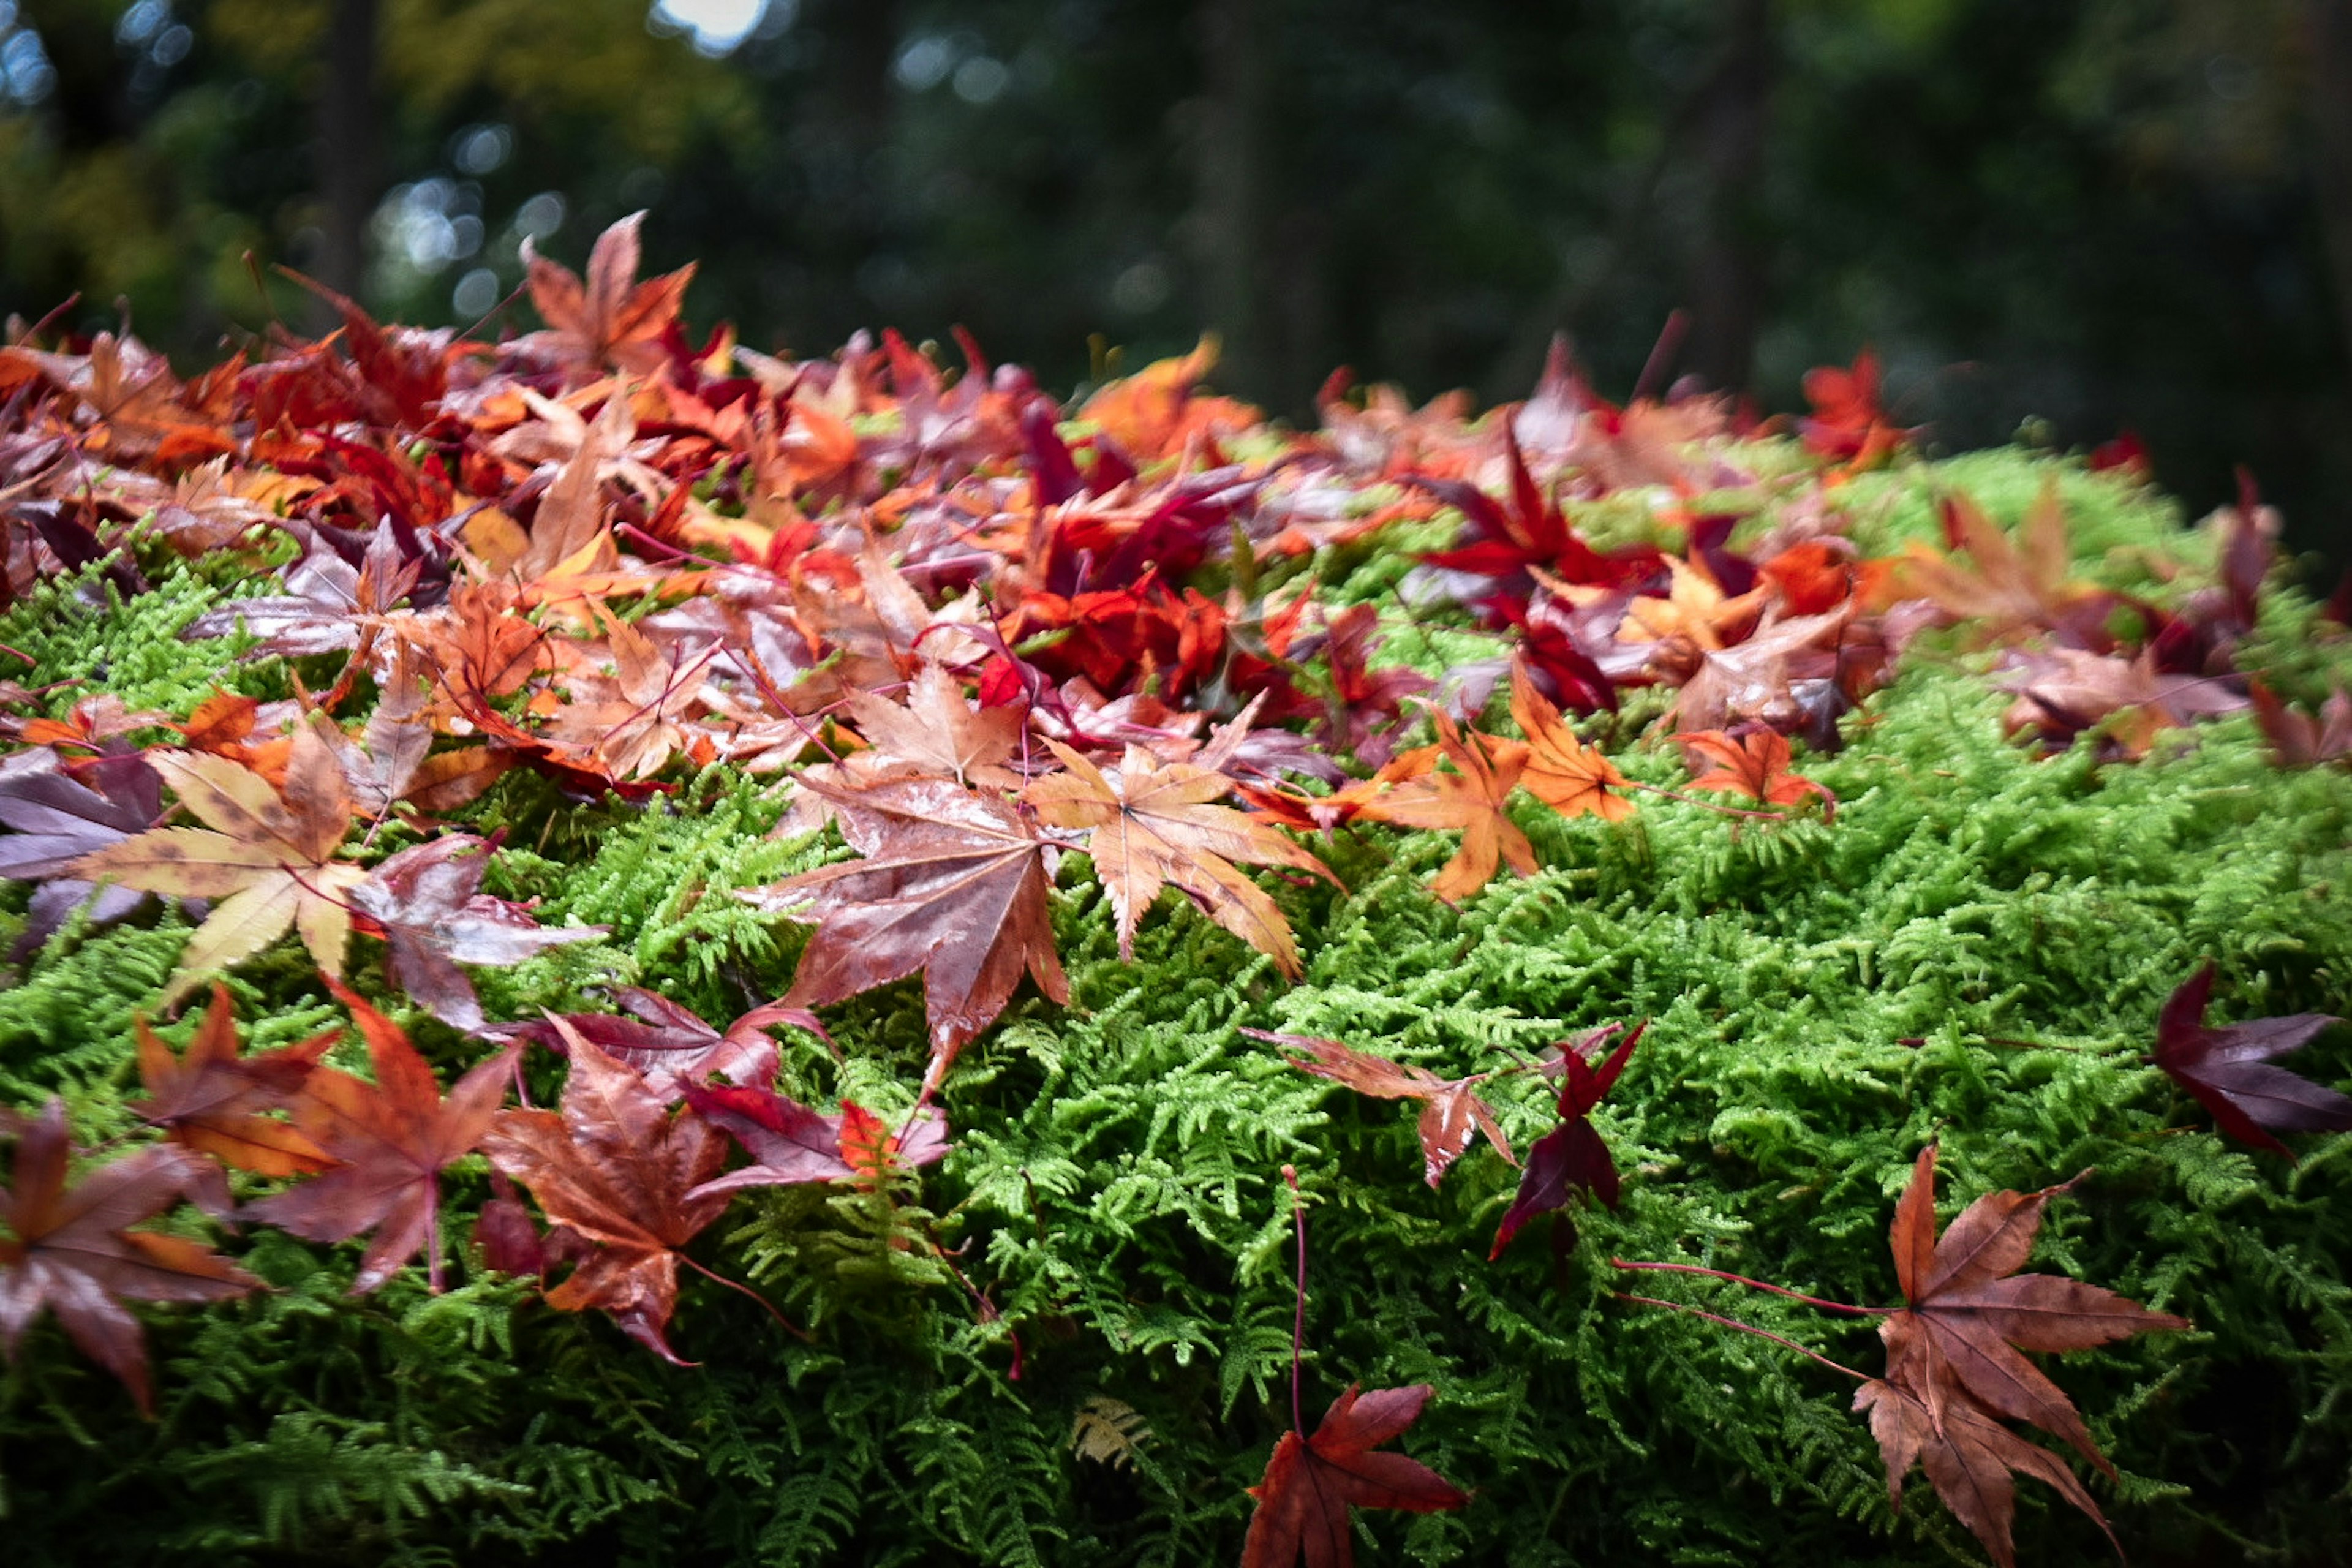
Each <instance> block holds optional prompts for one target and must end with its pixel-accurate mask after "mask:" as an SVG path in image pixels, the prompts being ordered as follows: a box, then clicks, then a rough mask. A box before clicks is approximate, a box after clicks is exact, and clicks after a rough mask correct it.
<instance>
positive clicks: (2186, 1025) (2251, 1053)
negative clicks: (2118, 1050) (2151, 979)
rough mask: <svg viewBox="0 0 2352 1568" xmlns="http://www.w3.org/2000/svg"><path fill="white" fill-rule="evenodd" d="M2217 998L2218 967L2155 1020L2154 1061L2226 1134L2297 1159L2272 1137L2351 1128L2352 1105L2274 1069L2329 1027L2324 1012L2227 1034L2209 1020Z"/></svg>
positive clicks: (2197, 977) (2185, 986)
mask: <svg viewBox="0 0 2352 1568" xmlns="http://www.w3.org/2000/svg"><path fill="white" fill-rule="evenodd" d="M2212 995H2213V965H2212V964H2211V963H2207V964H2206V965H2205V967H2204V968H2202V969H2200V970H2199V971H2198V972H2197V973H2195V974H2193V975H2191V976H2189V979H2188V980H2186V981H2185V982H2183V983H2182V984H2181V986H2180V988H2179V990H2177V991H2175V992H2174V993H2173V994H2172V995H2171V997H2170V998H2169V999H2168V1000H2167V1001H2166V1003H2165V1004H2164V1011H2163V1012H2162V1013H2160V1014H2158V1016H2157V1021H2156V1049H2155V1051H2154V1052H2153V1053H2152V1054H2151V1055H2150V1057H2149V1059H2150V1060H2151V1061H2153V1062H2155V1063H2156V1065H2157V1066H2158V1067H2160V1068H2163V1069H2164V1070H2165V1071H2166V1072H2167V1073H2168V1074H2170V1075H2171V1078H2172V1081H2173V1082H2175V1083H2177V1084H2179V1086H2180V1087H2181V1088H2183V1089H2187V1090H2188V1091H2189V1093H2191V1094H2193V1095H2195V1096H2196V1097H2197V1099H2198V1100H2199V1101H2200V1102H2201V1103H2202V1104H2203V1105H2204V1107H2205V1109H2206V1110H2210V1111H2211V1112H2212V1113H2213V1120H2214V1121H2216V1122H2218V1123H2220V1125H2221V1131H2224V1132H2227V1133H2228V1134H2229V1135H2230V1136H2231V1137H2232V1138H2235V1139H2236V1140H2238V1142H2241V1143H2251V1144H2252V1145H2253V1146H2254V1147H2255V1148H2257V1149H2269V1150H2272V1151H2273V1152H2277V1153H2281V1154H2284V1155H2286V1157H2287V1158H2288V1159H2290V1160H2292V1159H2293V1158H2294V1151H2292V1150H2290V1149H2289V1148H2288V1147H2287V1146H2286V1145H2285V1144H2284V1143H2282V1142H2279V1141H2278V1139H2276V1138H2275V1137H2273V1136H2272V1134H2273V1133H2274V1132H2337V1131H2347V1130H2352V1100H2347V1098H2345V1097H2344V1096H2343V1095H2340V1094H2338V1093H2336V1091H2335V1090H2334V1089H2323V1088H2321V1087H2320V1086H2319V1085H2317V1084H2315V1083H2314V1082H2312V1081H2311V1080H2310V1079H2307V1078H2304V1077H2301V1076H2299V1075H2298V1074H2295V1073H2292V1072H2289V1071H2288V1070H2287V1069H2286V1068H2283V1067H2273V1066H2272V1065H2271V1063H2272V1058H2276V1057H2283V1056H2285V1055H2286V1054H2287V1053H2288V1052H2289V1051H2293V1050H2296V1049H2298V1048H2300V1047H2302V1046H2303V1045H2305V1043H2306V1042H2308V1041H2309V1040H2310V1039H2311V1038H2312V1037H2314V1036H2315V1035H2317V1034H2318V1033H2319V1032H2320V1031H2321V1030H2323V1029H2326V1028H2327V1027H2328V1026H2330V1025H2333V1024H2338V1023H2341V1022H2342V1021H2343V1020H2342V1019H2340V1018H2334V1017H2331V1016H2328V1015H2326V1014H2325V1013H2297V1014H2294V1015H2293V1016H2289V1017H2284V1018H2255V1019H2252V1020H2250V1021H2248V1022H2246V1023H2243V1024H2231V1025H2229V1026H2225V1027H2222V1028H2218V1029H2217V1028H2212V1027H2210V1026H2208V1025H2207V1024H2206V1022H2205V1005H2206V1004H2207V1003H2208V1002H2209V1001H2210V1000H2211V999H2212Z"/></svg>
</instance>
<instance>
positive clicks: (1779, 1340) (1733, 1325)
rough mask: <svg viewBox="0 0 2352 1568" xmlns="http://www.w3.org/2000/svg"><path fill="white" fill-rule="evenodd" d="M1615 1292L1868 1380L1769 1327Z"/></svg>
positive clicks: (1619, 1296)
mask: <svg viewBox="0 0 2352 1568" xmlns="http://www.w3.org/2000/svg"><path fill="white" fill-rule="evenodd" d="M1615 1294H1616V1297H1617V1299H1618V1300H1620V1301H1638V1302H1640V1303H1641V1304H1642V1305H1643V1306H1644V1307H1664V1308H1665V1309H1666V1310H1668V1311H1670V1312H1688V1313H1689V1314H1690V1315H1691V1316H1692V1317H1694V1318H1705V1319H1706V1321H1708V1322H1710V1323H1721V1324H1722V1325H1723V1326H1724V1327H1725V1328H1727V1329H1738V1331H1740V1332H1741V1333H1743V1334H1754V1335H1755V1336H1756V1337H1757V1338H1758V1339H1759V1340H1770V1341H1771V1342H1773V1343H1774V1344H1776V1345H1785V1346H1787V1347H1788V1348H1789V1349H1790V1350H1792V1351H1795V1352H1797V1353H1798V1354H1799V1355H1801V1356H1803V1357H1805V1358H1806V1359H1807V1360H1808V1361H1817V1362H1819V1363H1822V1365H1823V1366H1825V1367H1828V1368H1829V1369H1830V1370H1831V1371H1832V1372H1842V1373H1845V1374H1846V1375H1847V1376H1848V1377H1850V1378H1853V1380H1855V1381H1856V1382H1857V1383H1868V1382H1869V1381H1870V1380H1871V1379H1870V1374H1869V1373H1866V1372H1856V1371H1854V1370H1853V1368H1852V1367H1850V1366H1848V1365H1846V1364H1845V1363H1843V1362H1836V1361H1832V1360H1830V1358H1829V1357H1827V1356H1825V1355H1823V1354H1822V1353H1821V1352H1819V1351H1811V1350H1807V1349H1806V1348H1805V1347H1804V1346H1802V1345H1801V1344H1799V1343H1798V1342H1796V1341H1794V1340H1792V1339H1790V1338H1788V1337H1786V1336H1785V1335H1781V1334H1776V1333H1774V1332H1773V1331H1771V1330H1769V1329H1759V1328H1758V1327H1757V1326H1756V1325H1755V1324H1753V1323H1743V1322H1741V1321H1739V1320H1738V1319H1737V1318H1727V1317H1724V1316H1723V1315H1722V1314H1721V1313H1719V1312H1710V1311H1706V1310H1704V1309H1702V1308H1698V1307H1686V1306H1685V1305H1684V1304H1683V1303H1682V1302H1680V1301H1662V1300H1659V1299H1658V1298H1657V1297H1655V1296H1636V1295H1633V1293H1631V1292H1630V1291H1625V1290H1620V1291H1617V1292H1616V1293H1615Z"/></svg>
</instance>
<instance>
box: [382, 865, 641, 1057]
mask: <svg viewBox="0 0 2352 1568" xmlns="http://www.w3.org/2000/svg"><path fill="white" fill-rule="evenodd" d="M488 862H489V856H488V852H487V846H486V845H485V844H484V843H483V841H482V840H481V839H478V838H476V837H473V836H472V835H470V834H465V833H447V834H444V835H442V836H441V837H438V838H433V839H428V840H426V841H425V843H423V844H419V845H416V846H415V847H413V848H408V849H404V850H402V851H401V852H400V853H399V854H397V855H394V856H393V857H392V858H389V859H387V860H386V861H384V863H383V865H381V866H378V867H377V868H375V869H374V870H373V871H371V872H369V873H368V876H367V879H366V880H365V881H363V882H362V883H360V884H359V885H358V886H357V887H355V888H353V889H352V891H351V900H352V908H354V909H356V910H359V911H360V912H361V913H362V914H363V915H366V916H367V917H368V918H369V919H370V920H373V921H375V922H376V924H378V925H380V926H382V927H383V939H384V942H385V943H386V944H387V946H389V948H390V949H391V951H390V952H388V953H386V954H385V957H384V977H385V978H386V979H388V980H390V981H391V982H392V983H393V984H394V985H396V986H398V987H399V988H400V989H401V990H403V991H404V992H406V993H407V994H408V995H409V997H410V998H411V999H412V1000H414V1001H415V1002H416V1003H417V1005H420V1006H422V1007H424V1008H425V1010H426V1011H428V1012H430V1013H431V1014H432V1015H433V1016H435V1017H436V1018H438V1019H440V1020H441V1021H442V1022H443V1023H445V1024H449V1025H452V1026H456V1027H457V1028H460V1029H468V1030H473V1029H479V1028H481V1027H482V1026H483V1023H484V1019H483V1016H482V1004H481V999H480V998H479V997H478V996H476V995H475V994H474V987H473V983H472V982H470V981H468V980H467V978H466V975H465V972H464V971H462V970H460V969H459V968H458V967H457V966H458V965H459V964H460V963H486V964H494V965H497V966H499V967H500V968H504V967H506V966H507V965H509V964H515V963H521V962H522V961H523V960H525V959H527V958H530V957H531V956H533V955H534V954H536V953H539V952H543V951H544V950H546V949H548V948H551V947H556V946H561V945H562V944H563V943H565V942H585V941H587V940H588V939H590V938H591V937H597V936H602V935H604V931H605V929H606V928H605V927H604V926H563V927H555V926H543V925H541V924H540V923H539V921H537V920H536V919H534V918H533V917H532V915H531V912H530V910H529V909H528V908H526V907H525V906H524V905H521V904H517V903H509V901H508V900H504V899H494V898H491V897H489V896H488V894H486V893H483V892H482V891H481V890H480V889H481V886H482V871H483V869H484V868H485V867H486V866H487V865H488Z"/></svg>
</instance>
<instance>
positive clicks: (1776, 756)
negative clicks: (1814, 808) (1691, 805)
mask: <svg viewBox="0 0 2352 1568" xmlns="http://www.w3.org/2000/svg"><path fill="white" fill-rule="evenodd" d="M1675 740H1677V741H1680V742H1682V743H1683V744H1684V745H1685V747H1687V748H1689V749H1690V751H1691V752H1695V753H1696V755H1698V756H1701V757H1705V758H1706V760H1707V761H1708V762H1710V763H1714V764H1715V765H1714V767H1713V769H1712V770H1711V771H1709V772H1707V773H1699V772H1698V770H1697V768H1696V767H1693V768H1692V770H1691V772H1692V773H1693V774H1694V776H1693V778H1692V779H1691V784H1690V786H1691V788H1693V789H1705V790H1719V791H1721V792H1723V793H1724V794H1727V795H1746V796H1747V797H1748V799H1750V800H1754V801H1759V802H1761V803H1762V804H1764V805H1796V804H1797V802H1799V801H1801V800H1802V799H1804V798H1805V797H1806V796H1807V795H1819V796H1820V797H1821V798H1822V815H1823V816H1832V815H1834V814H1835V813H1836V811H1837V796H1835V795H1832V794H1831V793H1830V792H1829V790H1828V788H1827V787H1826V786H1824V785H1822V784H1816V783H1815V782H1814V781H1813V780H1811V779H1809V778H1805V777H1803V776H1802V775H1801V774H1798V773H1791V772H1790V752H1789V737H1787V736H1786V735H1783V734H1781V733H1780V731H1777V730H1750V731H1748V733H1746V734H1745V735H1741V736H1738V737H1734V736H1731V735H1727V734H1725V733H1724V732H1723V731H1720V730H1690V731H1684V732H1683V733H1681V734H1679V735H1676V736H1675Z"/></svg>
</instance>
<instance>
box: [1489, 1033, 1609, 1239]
mask: <svg viewBox="0 0 2352 1568" xmlns="http://www.w3.org/2000/svg"><path fill="white" fill-rule="evenodd" d="M1648 1027H1649V1025H1648V1024H1646V1023H1644V1024H1638V1025H1636V1026H1634V1028H1633V1033H1632V1034H1630V1035H1628V1036H1626V1037H1625V1038H1624V1039H1623V1040H1622V1042H1620V1044H1619V1045H1618V1047H1617V1048H1616V1049H1615V1050H1614V1051H1612V1052H1610V1054H1609V1055H1608V1057H1607V1058H1604V1059H1603V1060H1602V1061H1601V1063H1600V1065H1599V1066H1597V1067H1596V1066H1594V1065H1592V1064H1591V1062H1590V1061H1588V1060H1587V1059H1586V1058H1587V1057H1588V1056H1591V1055H1598V1054H1599V1053H1600V1052H1601V1050H1602V1049H1603V1048H1604V1047H1606V1046H1607V1044H1608V1041H1609V1037H1610V1036H1611V1035H1613V1034H1615V1033H1616V1032H1617V1026H1616V1025H1613V1024H1612V1025H1610V1026H1606V1027H1604V1028H1600V1029H1595V1030H1594V1031H1592V1033H1591V1034H1589V1035H1587V1036H1586V1037H1584V1038H1583V1039H1581V1040H1578V1041H1575V1042H1573V1043H1572V1044H1569V1045H1566V1046H1564V1047H1562V1048H1561V1051H1560V1055H1559V1068H1560V1087H1559V1126H1557V1127H1555V1128H1553V1129H1552V1130H1551V1131H1549V1132H1547V1133H1545V1134H1544V1135H1543V1136H1542V1137H1540V1138H1538V1139H1537V1140H1536V1141H1535V1143H1534V1144H1533V1145H1532V1146H1531V1147H1530V1148H1529V1149H1528V1163H1527V1166H1526V1171H1525V1173H1524V1174H1523V1175H1521V1176H1520V1178H1519V1191H1518V1195H1517V1197H1515V1198H1513V1199H1512V1200H1511V1206H1510V1207H1509V1208H1507V1209H1506V1210H1505V1211H1504V1212H1503V1221H1502V1224H1500V1225H1499V1226H1496V1229H1495V1245H1494V1246H1493V1247H1491V1248H1489V1249H1488V1251H1487V1253H1486V1260H1487V1261H1488V1262H1489V1263H1491V1262H1493V1261H1494V1260H1495V1259H1496V1258H1500V1257H1501V1256H1503V1249H1504V1248H1505V1247H1508V1246H1510V1245H1511V1238H1512V1237H1515V1236H1517V1235H1518V1234H1519V1227H1520V1226H1523V1225H1525V1224H1527V1222H1528V1221H1529V1220H1531V1219H1533V1218H1534V1217H1535V1216H1536V1215H1539V1214H1549V1212H1551V1211H1552V1210H1554V1209H1558V1208H1563V1207H1565V1206H1567V1204H1568V1194H1570V1192H1573V1191H1576V1190H1577V1189H1579V1188H1581V1189H1582V1190H1584V1191H1586V1192H1589V1193H1591V1194H1592V1195H1593V1196H1594V1197H1596V1198H1599V1199H1600V1200H1601V1202H1602V1203H1603V1204H1606V1205H1608V1206H1609V1207H1611V1208H1612V1209H1613V1208H1615V1207H1616V1206H1617V1197H1618V1193H1619V1190H1620V1189H1619V1184H1618V1176H1617V1162H1616V1161H1615V1160H1613V1159H1612V1158H1611V1157H1610V1153H1609V1145H1608V1144H1606V1143H1603V1142H1601V1134H1600V1133H1598V1132H1596V1131H1593V1130H1592V1122H1591V1114H1592V1109H1593V1107H1595V1106H1597V1105H1599V1104H1600V1103H1601V1100H1604V1099H1606V1098H1607V1097H1608V1094H1609V1091H1610V1090H1611V1089H1614V1088H1616V1087H1617V1079H1618V1077H1619V1076H1620V1075H1621V1074H1622V1073H1623V1072H1624V1070H1625V1063H1626V1061H1627V1059H1628V1058H1631V1057H1632V1056H1633V1047H1635V1046H1636V1045H1638V1044H1640V1043H1641V1039H1642V1034H1643V1031H1644V1030H1645V1029H1647V1028H1648Z"/></svg>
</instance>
